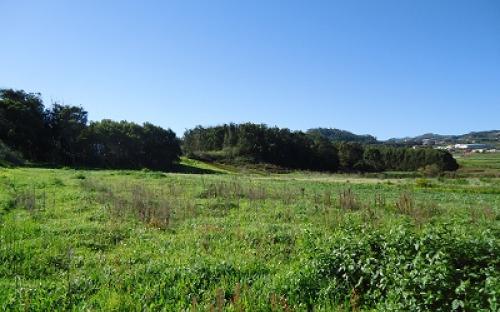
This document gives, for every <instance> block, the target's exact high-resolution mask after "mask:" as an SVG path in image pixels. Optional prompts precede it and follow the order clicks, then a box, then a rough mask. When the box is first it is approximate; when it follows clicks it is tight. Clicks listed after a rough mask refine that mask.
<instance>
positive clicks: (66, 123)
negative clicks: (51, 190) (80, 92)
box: [47, 103, 88, 165]
mask: <svg viewBox="0 0 500 312" xmlns="http://www.w3.org/2000/svg"><path fill="white" fill-rule="evenodd" d="M87 115H88V114H87V112H86V111H85V110H84V109H83V108H82V107H77V106H69V105H60V104H57V103H54V104H53V105H52V108H51V109H50V110H48V111H47V124H48V127H49V129H50V133H51V139H52V145H53V150H52V159H53V161H55V162H59V163H62V164H64V165H74V164H76V163H77V162H81V161H82V157H83V149H84V146H83V143H82V138H81V135H82V133H83V131H84V130H85V129H86V128H87Z"/></svg>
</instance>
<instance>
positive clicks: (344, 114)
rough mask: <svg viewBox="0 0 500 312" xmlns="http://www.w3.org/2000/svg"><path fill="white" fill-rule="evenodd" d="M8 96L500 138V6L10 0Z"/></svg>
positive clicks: (433, 0) (201, 119) (201, 117)
mask: <svg viewBox="0 0 500 312" xmlns="http://www.w3.org/2000/svg"><path fill="white" fill-rule="evenodd" d="M0 29H1V39H0V87H11V88H19V89H24V90H26V91H33V92H34V91H37V92H41V93H42V94H43V96H44V99H45V101H46V103H47V104H50V102H51V101H58V102H64V103H66V104H73V105H82V106H84V107H85V108H86V109H87V110H88V111H89V117H90V119H91V120H99V119H102V118H111V119H116V120H121V119H126V120H131V121H136V122H143V121H151V122H153V123H155V124H158V125H161V126H163V127H169V128H172V129H173V130H174V131H176V132H177V134H178V135H182V133H183V131H184V130H185V129H186V128H191V127H193V126H195V125H197V124H202V125H215V124H220V123H224V122H231V121H232V122H244V121H252V122H258V123H260V122H262V123H267V124H268V125H271V126H274V125H277V126H280V127H288V128H291V129H303V130H305V129H308V128H311V127H317V126H322V127H336V128H341V129H346V130H350V131H353V132H356V133H370V134H373V135H375V136H377V137H378V138H381V139H385V138H389V137H401V136H407V135H417V134H421V133H425V132H437V133H443V134H452V133H464V132H468V131H471V130H486V129H493V128H495V129H498V128H500V1H498V0H491V1H486V0H468V1H461V0H453V1H447V0H429V1H424V0H415V1H406V0H394V1H382V0H377V1H375V0H372V1H368V0H367V1H347V0H346V1H305V0H304V1H284V0H283V1H271V0H265V1H254V0H247V1H218V0H213V1H208V0H206V1H187V0H182V1H124V0H122V1H103V0H100V1H69V0H68V1H50V0H45V1H23V0H0Z"/></svg>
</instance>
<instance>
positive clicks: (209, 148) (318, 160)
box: [183, 123, 458, 172]
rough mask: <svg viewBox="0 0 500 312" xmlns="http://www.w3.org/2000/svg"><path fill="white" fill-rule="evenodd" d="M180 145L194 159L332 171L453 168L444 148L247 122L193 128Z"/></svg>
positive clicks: (455, 167) (450, 156)
mask: <svg viewBox="0 0 500 312" xmlns="http://www.w3.org/2000/svg"><path fill="white" fill-rule="evenodd" d="M183 149H184V152H185V153H186V154H187V155H188V156H191V157H195V158H202V159H218V160H229V161H231V160H235V161H238V160H240V159H243V160H244V161H251V162H257V163H259V162H264V163H271V164H275V165H278V166H283V167H288V168H297V169H307V170H321V171H332V172H334V171H339V170H341V171H345V172H352V171H357V172H367V171H373V172H378V171H384V170H402V171H413V170H418V169H420V168H424V167H426V166H429V165H432V166H435V167H437V168H438V169H439V170H441V171H448V170H456V169H457V168H458V164H457V162H456V160H455V159H454V158H453V156H452V155H451V154H450V153H448V152H447V151H442V150H435V149H417V150H414V149H411V148H401V147H391V146H385V145H377V144H373V145H368V144H361V143H358V142H332V141H331V140H329V139H327V138H326V137H325V136H324V135H322V133H318V132H316V131H312V132H309V133H304V132H301V131H290V130H289V129H286V128H277V127H268V126H266V125H263V124H253V123H245V124H224V125H220V126H215V127H202V126H197V127H195V128H194V129H190V130H187V131H186V132H185V133H184V138H183Z"/></svg>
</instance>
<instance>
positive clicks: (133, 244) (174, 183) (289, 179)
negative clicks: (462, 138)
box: [0, 159, 500, 311]
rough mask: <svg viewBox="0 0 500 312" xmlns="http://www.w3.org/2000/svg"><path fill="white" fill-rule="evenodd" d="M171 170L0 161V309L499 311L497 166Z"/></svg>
mask: <svg viewBox="0 0 500 312" xmlns="http://www.w3.org/2000/svg"><path fill="white" fill-rule="evenodd" d="M182 166H187V167H191V168H194V169H196V168H198V169H200V170H201V172H205V173H208V172H213V173H218V174H182V173H171V174H165V173H159V172H150V171H112V170H110V171H107V170H103V171H84V170H78V171H77V170H64V169H61V170H51V169H35V168H29V169H28V168H25V169H22V168H19V169H0V310H14V311H16V310H17V311H20V310H28V311H29V310H31V311H40V310H45V311H54V310H78V311H82V310H102V311H113V310H116V311H139V310H141V311H142V310H153V311H156V310H163V311H184V310H185V311H219V310H222V309H223V310H225V311H308V310H309V311H310V310H312V309H314V310H315V311H332V310H333V311H335V310H338V311H351V310H357V309H360V310H370V311H371V310H380V311H388V310H393V311H417V310H422V311H427V310H432V311H450V310H453V309H456V310H460V309H462V310H468V311H471V310H483V311H496V310H498V308H499V303H498V300H499V295H500V273H499V266H500V248H499V238H500V236H499V234H500V227H499V220H500V219H499V213H500V196H499V194H500V179H498V178H495V177H489V178H480V177H477V178H476V177H468V178H457V179H450V178H429V179H426V180H425V181H416V180H415V179H414V178H411V177H407V176H403V177H401V178H394V177H393V176H391V178H387V179H385V178H384V179H377V178H374V177H364V176H356V175H351V176H346V175H328V174H316V173H304V172H293V173H290V174H268V175H265V176H264V175H262V174H241V173H236V172H233V171H229V170H227V169H223V168H219V167H217V166H213V165H208V164H204V163H201V162H196V161H191V160H188V159H183V161H182ZM194 169H193V170H194ZM181 172H182V171H181ZM184 172H192V171H191V170H186V171H184ZM228 172H230V173H229V174H228ZM424 182H425V183H424Z"/></svg>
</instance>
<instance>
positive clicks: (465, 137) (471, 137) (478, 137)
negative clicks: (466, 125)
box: [386, 130, 500, 146]
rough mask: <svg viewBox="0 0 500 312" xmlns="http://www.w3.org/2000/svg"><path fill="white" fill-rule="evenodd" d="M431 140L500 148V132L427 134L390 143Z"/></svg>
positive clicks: (390, 140) (393, 140) (389, 141)
mask: <svg viewBox="0 0 500 312" xmlns="http://www.w3.org/2000/svg"><path fill="white" fill-rule="evenodd" d="M425 139H431V140H438V141H444V142H445V143H448V144H455V143H486V144H492V145H495V146H498V145H499V144H500V130H488V131H473V132H469V133H466V134H459V135H442V134H435V133H426V134H422V135H419V136H415V137H405V138H391V139H389V140H387V141H386V142H388V143H421V142H422V140H425Z"/></svg>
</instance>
